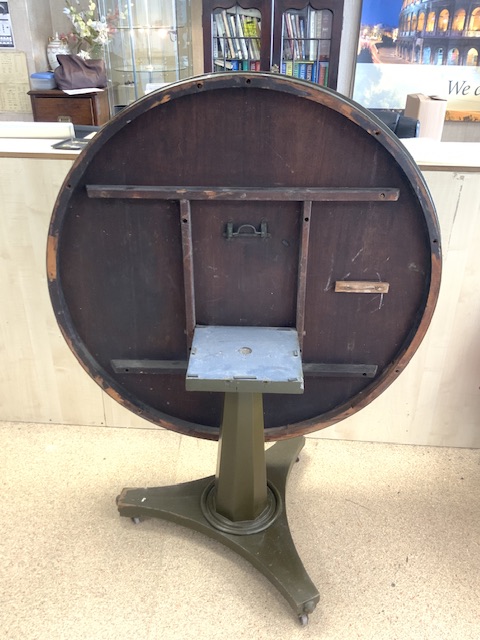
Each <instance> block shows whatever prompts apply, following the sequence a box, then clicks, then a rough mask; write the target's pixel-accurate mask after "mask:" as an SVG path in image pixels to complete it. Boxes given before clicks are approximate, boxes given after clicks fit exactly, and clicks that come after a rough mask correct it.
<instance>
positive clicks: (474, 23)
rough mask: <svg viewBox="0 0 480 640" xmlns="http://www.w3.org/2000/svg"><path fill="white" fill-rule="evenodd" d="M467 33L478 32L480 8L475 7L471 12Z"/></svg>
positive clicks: (479, 29)
mask: <svg viewBox="0 0 480 640" xmlns="http://www.w3.org/2000/svg"><path fill="white" fill-rule="evenodd" d="M468 30H469V31H480V7H477V8H476V9H474V10H473V11H472V15H471V16H470V24H469V25H468Z"/></svg>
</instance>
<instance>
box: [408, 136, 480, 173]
mask: <svg viewBox="0 0 480 640" xmlns="http://www.w3.org/2000/svg"><path fill="white" fill-rule="evenodd" d="M401 142H402V143H403V144H404V145H405V147H406V148H407V149H408V151H409V152H410V153H411V155H412V156H413V158H414V159H415V162H416V163H417V164H418V166H419V167H420V169H422V170H429V171H463V172H469V171H480V142H439V141H437V140H429V139H428V138H408V139H406V140H402V141H401Z"/></svg>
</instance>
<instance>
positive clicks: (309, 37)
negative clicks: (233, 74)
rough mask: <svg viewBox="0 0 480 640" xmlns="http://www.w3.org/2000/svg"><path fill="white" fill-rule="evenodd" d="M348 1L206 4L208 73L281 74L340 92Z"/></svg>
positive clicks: (219, 0)
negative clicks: (344, 14) (343, 27)
mask: <svg viewBox="0 0 480 640" xmlns="http://www.w3.org/2000/svg"><path fill="white" fill-rule="evenodd" d="M343 7H344V0H310V1H305V0H243V2H241V4H240V3H238V4H232V2H231V0H203V32H204V66H205V71H206V72H217V71H278V72H279V73H281V74H284V75H290V76H292V77H297V78H302V79H304V80H309V81H311V82H315V83H317V84H321V85H322V86H328V87H330V88H332V89H336V87H337V78H338V60H339V56H340V39H341V32H342V22H343Z"/></svg>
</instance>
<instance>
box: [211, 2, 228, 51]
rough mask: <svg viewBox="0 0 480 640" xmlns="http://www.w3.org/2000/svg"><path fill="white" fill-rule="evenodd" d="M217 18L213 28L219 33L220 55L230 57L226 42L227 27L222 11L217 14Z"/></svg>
mask: <svg viewBox="0 0 480 640" xmlns="http://www.w3.org/2000/svg"><path fill="white" fill-rule="evenodd" d="M214 17H215V20H214V22H213V24H212V29H215V31H214V32H216V34H217V38H218V53H219V55H222V56H225V57H228V52H227V46H226V42H225V27H224V26H223V19H222V16H221V14H220V13H216V14H215V16H214Z"/></svg>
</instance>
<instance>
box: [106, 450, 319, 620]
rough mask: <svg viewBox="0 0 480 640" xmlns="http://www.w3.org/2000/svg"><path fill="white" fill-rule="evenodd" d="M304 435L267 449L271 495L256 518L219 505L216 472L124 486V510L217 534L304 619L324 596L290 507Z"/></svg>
mask: <svg viewBox="0 0 480 640" xmlns="http://www.w3.org/2000/svg"><path fill="white" fill-rule="evenodd" d="M304 444H305V438H303V437H301V438H294V439H291V440H285V441H281V442H277V443H276V444H274V445H273V446H272V447H271V448H270V449H268V450H267V451H266V454H265V458H266V472H267V494H268V495H267V499H266V501H265V507H264V509H263V511H262V512H261V513H260V514H259V515H258V516H257V517H256V518H255V519H253V520H246V521H231V520H230V519H229V518H227V517H225V516H223V515H221V514H220V513H218V512H217V511H216V497H215V486H216V481H215V477H214V476H210V477H207V478H202V479H200V480H195V481H193V482H186V483H183V484H179V485H173V486H169V487H153V488H147V489H128V488H127V489H124V490H123V491H122V493H121V495H120V496H119V497H118V498H117V504H118V510H119V512H120V515H121V516H126V517H130V518H133V519H136V518H141V517H153V518H162V519H164V520H169V521H171V522H175V523H177V524H181V525H184V526H186V527H189V528H190V529H195V530H196V531H200V532H201V533H204V534H205V535H207V536H209V537H211V538H214V539H215V540H218V541H219V542H221V543H222V544H224V545H225V546H227V547H229V548H230V549H232V550H233V551H236V552H237V553H238V554H239V555H241V556H242V557H244V558H245V559H246V560H248V561H249V562H250V563H251V564H252V565H253V566H254V567H256V568H257V569H258V570H259V571H260V572H261V573H263V575H264V576H265V577H266V578H268V580H270V582H271V583H272V584H273V585H274V586H275V587H276V588H277V589H278V590H279V591H280V592H281V593H282V595H283V596H284V597H285V598H286V600H287V601H288V602H289V604H290V605H291V606H292V608H293V609H294V611H295V613H296V614H297V615H298V617H299V620H300V622H301V624H303V625H305V624H307V622H308V614H309V613H312V611H313V610H314V609H315V607H316V605H317V603H318V601H319V599H320V596H319V594H318V591H317V589H316V587H315V585H314V584H313V583H312V581H311V580H310V578H309V577H308V574H307V572H306V571H305V568H304V566H303V564H302V561H301V560H300V557H299V555H298V553H297V550H296V548H295V545H294V543H293V540H292V536H291V534H290V529H289V526H288V521H287V513H286V508H285V490H286V484H287V480H288V476H289V474H290V471H291V469H292V466H293V465H294V463H295V461H296V460H297V458H298V454H299V452H300V451H301V449H302V448H303V446H304Z"/></svg>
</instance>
